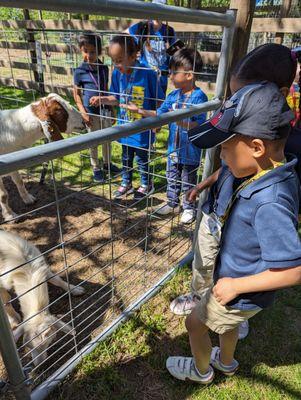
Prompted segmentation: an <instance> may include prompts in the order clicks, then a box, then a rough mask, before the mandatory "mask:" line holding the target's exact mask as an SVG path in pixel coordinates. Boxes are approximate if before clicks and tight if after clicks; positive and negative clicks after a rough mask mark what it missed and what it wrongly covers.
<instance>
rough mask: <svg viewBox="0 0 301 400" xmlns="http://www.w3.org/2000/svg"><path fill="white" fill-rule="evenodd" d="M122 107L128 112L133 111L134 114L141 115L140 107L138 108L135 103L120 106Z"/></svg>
mask: <svg viewBox="0 0 301 400" xmlns="http://www.w3.org/2000/svg"><path fill="white" fill-rule="evenodd" d="M120 107H121V108H125V109H126V110H129V111H131V112H134V113H139V110H140V109H139V107H138V106H136V104H134V103H131V102H129V103H127V104H122V103H121V104H120Z"/></svg>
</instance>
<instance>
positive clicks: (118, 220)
mask: <svg viewBox="0 0 301 400" xmlns="http://www.w3.org/2000/svg"><path fill="white" fill-rule="evenodd" d="M80 33H84V32H79V31H78V32H74V31H68V32H66V31H52V32H50V31H43V32H35V41H36V42H39V43H40V44H41V47H42V53H41V58H40V59H38V58H39V57H38V56H37V53H36V50H37V49H36V47H33V44H32V42H30V41H29V40H28V31H21V30H20V31H14V30H4V29H3V30H2V31H1V32H0V35H1V39H0V41H1V46H2V48H3V51H2V53H1V56H0V71H1V77H2V78H4V79H7V83H8V85H7V86H10V87H4V86H2V87H0V107H1V109H12V108H21V107H24V106H25V105H27V104H29V103H31V102H34V101H38V100H39V98H40V96H41V94H40V93H38V91H37V90H36V89H37V88H39V89H41V86H42V85H46V86H47V88H46V91H47V92H49V91H52V92H59V93H61V94H62V92H60V90H59V89H60V88H62V89H64V90H65V91H64V92H63V93H65V95H67V98H68V99H69V101H71V102H72V99H71V97H70V89H71V88H72V85H73V72H74V68H76V67H77V66H78V65H80V63H81V62H82V59H81V54H80V52H79V51H78V46H77V38H78V35H79V34H80ZM90 34H91V33H90ZM93 34H95V33H93ZM97 34H98V35H99V36H100V37H101V39H102V43H103V53H102V54H101V56H100V59H101V62H103V63H104V64H105V65H107V66H108V67H109V71H110V73H109V76H111V74H112V70H113V67H114V66H113V65H112V62H111V60H110V58H109V56H108V53H107V47H108V44H109V41H110V39H111V38H112V37H113V36H114V35H116V32H115V33H113V32H97ZM119 35H120V33H119ZM208 38H209V39H210V40H209V41H208V43H210V44H211V45H212V44H213V43H214V42H216V47H215V48H216V50H217V51H220V46H221V37H220V36H219V35H217V36H216V35H211V37H209V36H208V35H207V36H206V39H208ZM181 39H182V40H183V41H184V42H185V43H186V44H188V43H189V45H190V47H192V48H193V49H194V50H195V51H198V50H201V49H203V48H204V43H202V37H199V36H197V35H191V36H189V35H187V34H186V36H185V35H182V36H181ZM14 42H18V43H19V45H18V46H14V44H13V43H14ZM34 46H36V44H35V45H34ZM51 46H53V47H51ZM60 46H61V48H60ZM202 46H203V47H202ZM15 47H20V48H15ZM57 49H59V51H57V52H56V51H55V50H57ZM61 49H64V51H61ZM33 50H34V53H33ZM97 63H98V61H97V62H96V64H97ZM39 64H40V65H41V66H42V69H41V68H40V67H39ZM26 65H27V66H28V68H26V69H22V70H21V69H19V67H20V66H21V67H24V66H26ZM96 66H97V65H96ZM143 68H145V67H143ZM210 73H212V74H215V72H210ZM210 73H209V74H210ZM206 74H207V75H206ZM196 75H197V78H198V79H199V80H202V79H209V77H208V70H207V71H206V66H205V68H204V71H203V73H201V74H197V73H196ZM204 77H205V78H204ZM19 79H21V80H26V81H27V82H28V89H27V90H25V91H22V90H20V89H19V88H18V87H19V86H18V80H19ZM37 84H38V86H37ZM157 85H159V76H158V79H157ZM46 86H45V87H46ZM109 87H110V85H109ZM66 89H67V90H66ZM170 90H171V85H170V83H169V86H168V92H169V91H170ZM157 91H158V88H157V90H156V92H157ZM68 94H69V97H68ZM101 94H103V91H102V92H100V91H99V92H98V93H95V95H101ZM107 94H108V95H111V94H114V93H111V92H110V90H109V88H108V89H107ZM137 99H138V100H140V101H141V99H139V95H137V96H136V100H137ZM128 100H130V101H133V98H132V97H131V96H128V99H127V100H126V101H128ZM149 100H154V101H157V102H158V105H159V104H160V101H161V99H159V98H152V99H149ZM189 107H193V105H192V104H190V102H189V96H188V98H187V99H186V100H184V102H180V101H179V100H178V101H176V103H175V104H174V109H182V108H189ZM90 116H91V117H92V118H94V119H95V121H96V124H95V126H94V129H96V130H97V129H103V128H105V127H108V126H112V125H114V124H116V123H121V122H126V123H130V122H131V119H129V118H127V119H126V121H121V120H120V117H119V116H118V114H117V113H116V110H113V111H112V113H107V114H106V115H103V116H99V115H93V114H91V113H90ZM94 129H92V130H94ZM151 136H152V135H151V132H150V131H149V138H150V139H149V144H148V146H147V148H143V150H144V151H145V152H146V154H147V161H146V162H145V163H144V167H146V172H145V173H146V174H147V176H148V182H149V183H150V187H151V193H149V194H148V195H147V196H145V197H144V198H136V197H135V196H134V195H133V194H130V195H128V196H125V197H124V198H123V199H121V200H116V199H114V193H115V192H116V189H118V187H119V185H120V183H121V179H122V151H121V145H120V144H119V143H117V142H112V143H111V162H112V163H114V164H115V165H116V166H118V167H119V169H120V172H118V173H115V174H113V173H112V171H111V167H110V166H109V168H108V171H107V173H106V177H105V182H104V183H103V184H99V183H96V182H93V179H92V166H91V163H92V164H93V160H92V161H91V154H92V153H91V151H90V150H89V148H87V149H86V150H83V151H80V152H76V153H73V154H70V155H68V156H64V157H59V158H56V159H53V160H50V161H48V162H46V163H44V164H42V165H35V166H33V167H30V168H27V169H23V170H21V171H20V173H21V175H22V178H23V180H24V182H25V185H26V187H27V189H28V190H29V192H30V193H32V194H33V195H34V196H35V198H36V202H35V204H33V205H25V204H24V203H23V202H22V201H21V199H20V196H19V194H18V192H17V189H16V187H15V185H14V184H13V182H12V181H11V179H10V177H8V176H5V177H4V179H3V180H4V184H5V186H6V189H7V192H8V193H9V203H10V206H11V208H12V209H13V210H14V212H16V213H17V214H18V216H17V217H15V218H12V219H10V220H9V221H4V220H3V219H2V220H0V225H1V227H0V229H2V230H5V231H7V232H10V233H13V234H15V235H18V236H20V237H21V238H22V239H25V240H28V241H29V242H30V243H31V244H32V245H34V246H36V247H37V248H38V249H39V251H40V253H37V254H35V256H34V257H33V258H31V259H25V262H23V263H21V264H18V265H12V268H10V269H9V270H6V271H3V270H0V285H1V282H4V280H5V279H7V278H8V277H9V276H10V277H11V279H14V273H15V272H16V271H17V272H19V273H21V274H22V273H24V275H26V273H27V274H28V271H29V270H30V268H32V265H33V263H34V262H35V261H40V262H42V260H43V259H45V260H46V263H47V265H48V266H49V269H50V270H51V271H52V273H53V274H52V276H51V277H50V276H48V275H47V276H45V275H41V276H37V277H36V278H34V279H29V280H27V281H26V282H25V283H24V285H23V287H22V289H16V288H15V291H13V292H11V293H10V298H9V297H8V298H7V297H6V299H4V300H5V307H6V310H8V308H10V307H11V306H12V307H13V308H14V309H15V310H16V311H17V312H18V313H19V314H20V315H21V317H22V321H21V322H19V323H18V325H17V326H16V325H14V326H13V330H14V332H16V331H23V335H21V338H20V339H19V340H18V341H17V351H18V355H19V359H20V362H21V364H22V367H23V368H29V369H30V377H31V380H32V381H31V388H32V389H34V388H37V387H38V386H39V385H41V384H43V382H45V380H46V379H48V378H49V377H50V376H51V377H52V380H53V381H54V380H55V379H56V372H57V371H61V369H62V368H64V366H66V368H67V367H68V365H69V364H70V360H73V359H74V357H75V358H76V356H77V355H78V354H80V351H81V350H82V349H83V348H84V347H85V346H87V344H89V343H91V342H93V339H95V338H96V337H98V336H99V335H100V334H101V332H104V331H105V330H106V329H107V328H108V327H109V326H110V325H111V324H112V323H113V322H114V321H115V320H116V319H117V318H118V317H119V316H121V315H122V314H123V313H124V312H125V311H126V310H128V309H130V307H131V305H133V304H135V302H136V301H137V299H140V298H142V297H143V296H144V295H145V294H146V293H148V291H149V290H151V289H152V288H153V287H154V286H155V285H156V283H157V282H158V281H160V279H162V277H164V276H165V275H166V274H168V272H170V271H171V270H172V268H173V267H174V266H176V265H177V264H179V263H180V262H181V261H182V260H183V258H185V256H187V254H189V252H190V251H191V246H192V239H193V234H194V228H195V222H192V223H189V224H183V223H181V219H180V216H181V214H180V213H178V212H174V211H173V212H171V213H170V214H169V215H167V216H161V215H159V214H158V213H157V212H156V211H157V209H158V208H160V207H163V206H164V205H166V204H167V199H166V190H167V176H166V168H167V158H168V157H167V152H166V149H167V137H168V128H167V126H163V127H158V129H156V133H155V136H156V140H155V142H154V143H152V141H151ZM43 142H44V139H43V138H42V135H41V140H40V142H38V143H37V145H39V144H41V143H43ZM105 146H106V145H105V144H103V145H102V146H99V154H97V156H95V152H94V161H95V157H97V160H98V161H99V160H101V157H100V154H101V152H100V149H101V147H102V148H104V147H105ZM180 148H181V145H180ZM135 150H136V151H137V150H141V149H139V148H137V147H136V149H135ZM4 153H5V151H2V154H4ZM204 157H205V154H204V153H201V157H200V160H199V163H198V164H194V168H193V170H192V173H193V174H195V181H194V182H192V183H188V182H183V181H182V179H181V177H180V176H178V177H176V178H173V183H174V184H177V185H178V187H179V188H180V187H181V186H183V184H184V185H185V187H186V190H187V189H188V188H190V187H193V186H194V184H195V183H196V182H198V181H199V180H200V179H202V173H203V167H204V159H205V158H204ZM92 158H93V156H92ZM102 167H103V163H102V161H100V163H99V168H102ZM124 168H126V169H127V172H129V173H130V174H133V187H134V189H137V188H138V187H139V186H140V173H141V171H139V167H138V165H137V164H136V163H134V164H133V165H128V166H127V167H125V166H124ZM140 168H141V165H140ZM184 196H185V193H183V192H182V193H181V195H180V204H182V203H183V199H184ZM194 207H195V211H196V210H197V204H194ZM26 271H27V272H26ZM59 278H62V279H63V280H64V282H65V284H61V283H59V284H58V283H57V282H58V279H59ZM51 283H53V284H51ZM57 285H59V286H60V287H58V286H57ZM1 286H2V285H1ZM38 293H40V294H41V293H42V295H41V296H42V298H43V301H42V300H38V296H37V294H38ZM48 296H49V299H48ZM30 303H32V304H34V305H35V306H34V307H32V310H30V312H28V304H30ZM26 307H27V308H26ZM25 309H26V313H25V312H24V310H25ZM50 316H52V319H51V318H50ZM54 317H55V318H54ZM41 321H42V323H41ZM32 326H34V330H32V329H31V331H29V327H32ZM33 331H34V334H32V332H33ZM1 370H2V378H3V379H4V380H6V379H7V377H6V373H5V368H4V366H3V364H2V366H1ZM5 396H6V397H5V398H8V397H7V396H8V395H7V394H6V395H5Z"/></svg>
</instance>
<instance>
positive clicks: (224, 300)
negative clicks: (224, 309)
mask: <svg viewBox="0 0 301 400" xmlns="http://www.w3.org/2000/svg"><path fill="white" fill-rule="evenodd" d="M212 293H213V296H214V297H215V298H216V300H217V301H218V302H219V303H220V304H221V305H222V306H225V305H226V304H228V303H229V301H231V300H233V299H235V297H237V296H238V295H239V293H238V291H237V289H236V287H235V279H233V278H221V279H219V280H218V281H217V282H216V285H215V286H214V287H213V289H212Z"/></svg>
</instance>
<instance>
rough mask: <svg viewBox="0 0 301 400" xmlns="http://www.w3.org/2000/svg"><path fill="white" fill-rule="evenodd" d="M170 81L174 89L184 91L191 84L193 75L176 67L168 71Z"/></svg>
mask: <svg viewBox="0 0 301 400" xmlns="http://www.w3.org/2000/svg"><path fill="white" fill-rule="evenodd" d="M170 80H171V81H172V83H173V85H174V87H175V88H176V89H185V88H186V87H188V86H190V85H192V83H193V73H192V72H191V71H187V72H186V71H184V68H182V67H178V68H177V69H171V70H170Z"/></svg>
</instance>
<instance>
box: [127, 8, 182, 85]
mask: <svg viewBox="0 0 301 400" xmlns="http://www.w3.org/2000/svg"><path fill="white" fill-rule="evenodd" d="M153 3H164V4H165V3H166V2H165V1H162V0H160V1H159V0H153ZM129 34H130V35H132V36H133V37H134V38H135V40H136V43H137V44H138V45H139V48H140V52H141V56H140V61H141V62H142V63H143V64H145V65H147V66H149V67H150V68H153V69H155V70H157V71H160V84H161V87H162V90H163V92H164V93H166V90H167V83H168V68H169V55H168V54H167V53H166V49H167V47H169V46H171V45H172V44H173V43H174V42H175V41H176V34H175V31H174V29H173V28H172V27H171V26H169V25H168V24H164V23H163V22H161V21H157V20H151V21H141V22H138V23H137V24H134V25H132V26H131V27H130V28H129Z"/></svg>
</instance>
